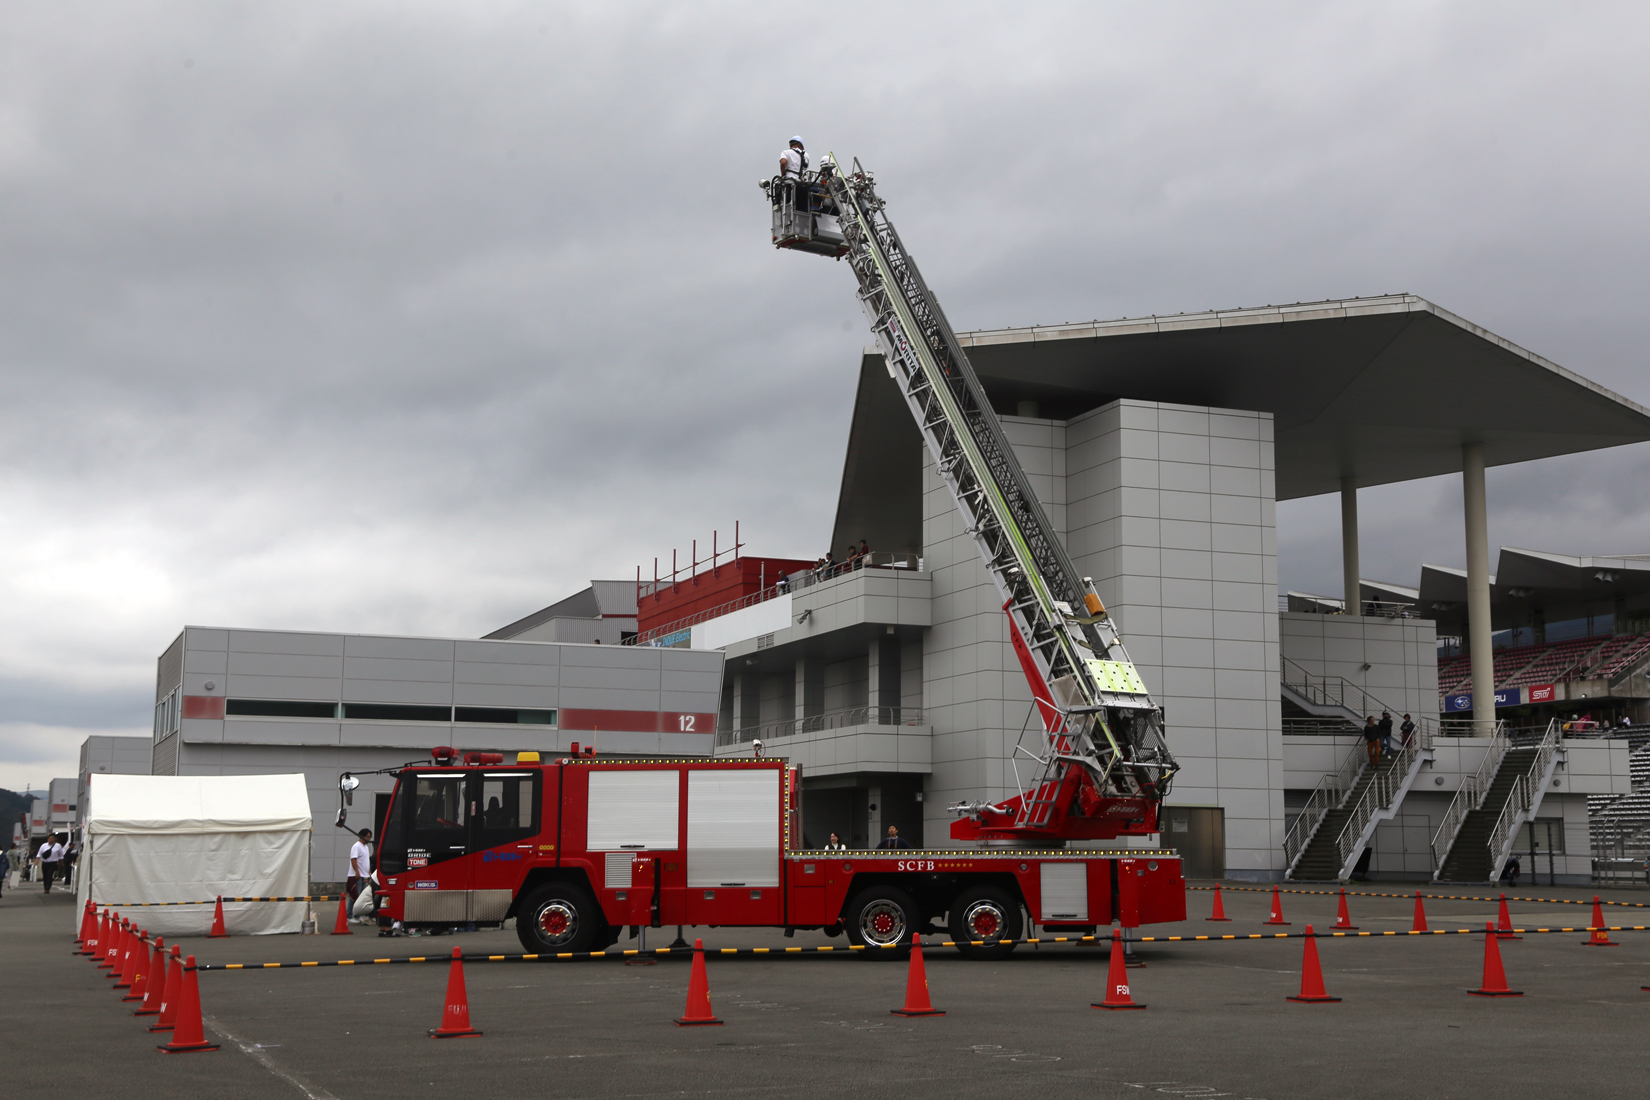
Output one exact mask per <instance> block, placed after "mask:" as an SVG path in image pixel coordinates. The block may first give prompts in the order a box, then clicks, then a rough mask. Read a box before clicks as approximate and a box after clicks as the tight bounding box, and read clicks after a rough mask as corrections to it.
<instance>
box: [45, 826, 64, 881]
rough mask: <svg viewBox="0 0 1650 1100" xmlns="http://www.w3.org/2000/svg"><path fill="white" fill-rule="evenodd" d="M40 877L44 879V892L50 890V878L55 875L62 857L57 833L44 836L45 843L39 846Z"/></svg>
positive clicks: (61, 847) (61, 846)
mask: <svg viewBox="0 0 1650 1100" xmlns="http://www.w3.org/2000/svg"><path fill="white" fill-rule="evenodd" d="M39 859H40V877H41V878H42V879H44V880H45V883H46V893H48V894H49V893H51V892H52V879H54V878H56V877H57V865H58V863H60V862H61V861H62V859H63V845H62V844H60V843H58V840H57V834H56V833H52V834H50V835H48V836H47V837H46V843H44V844H42V845H41V846H40V856H39Z"/></svg>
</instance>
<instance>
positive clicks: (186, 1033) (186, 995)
mask: <svg viewBox="0 0 1650 1100" xmlns="http://www.w3.org/2000/svg"><path fill="white" fill-rule="evenodd" d="M157 1049H159V1050H163V1051H165V1052H166V1053H167V1054H188V1053H190V1052H192V1051H197V1050H217V1049H218V1044H217V1043H209V1042H207V1041H206V1029H205V1028H204V1027H203V1026H202V1025H201V990H200V986H199V985H197V984H196V981H195V956H193V955H190V956H189V958H188V960H187V961H186V962H185V963H184V964H183V980H182V981H181V982H180V983H179V984H178V1016H177V1024H176V1026H175V1027H173V1028H172V1041H171V1042H170V1043H163V1044H161V1046H160V1047H158V1048H157Z"/></svg>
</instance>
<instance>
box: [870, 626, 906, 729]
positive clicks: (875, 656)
mask: <svg viewBox="0 0 1650 1100" xmlns="http://www.w3.org/2000/svg"><path fill="white" fill-rule="evenodd" d="M889 640H890V641H892V639H889ZM884 645H885V643H884V641H883V640H882V639H881V638H872V639H871V641H870V643H869V644H868V645H867V646H866V647H865V705H866V706H868V707H870V708H872V709H871V713H870V714H869V715H868V716H867V718H866V721H867V722H871V723H875V722H876V721H877V711H876V708H877V707H885V706H889V705H890V701H889V700H888V699H885V698H884V697H883V696H884V694H885V693H884V691H883V682H882V662H883V656H882V651H883V648H884ZM893 702H896V703H897V702H898V700H894V701H893Z"/></svg>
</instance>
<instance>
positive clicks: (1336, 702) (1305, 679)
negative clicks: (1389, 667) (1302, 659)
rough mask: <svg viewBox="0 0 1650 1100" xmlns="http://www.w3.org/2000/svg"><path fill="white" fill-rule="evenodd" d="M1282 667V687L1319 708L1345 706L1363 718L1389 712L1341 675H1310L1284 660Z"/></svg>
mask: <svg viewBox="0 0 1650 1100" xmlns="http://www.w3.org/2000/svg"><path fill="white" fill-rule="evenodd" d="M1282 664H1283V667H1282V672H1283V676H1282V679H1283V685H1284V686H1285V687H1287V688H1289V689H1290V690H1292V691H1295V692H1298V693H1299V694H1300V695H1301V696H1303V697H1304V698H1306V699H1308V700H1310V701H1311V702H1312V703H1315V704H1316V705H1318V706H1320V707H1346V708H1347V709H1348V710H1355V711H1357V712H1358V713H1359V714H1365V715H1368V714H1379V713H1381V712H1382V711H1387V712H1389V713H1390V712H1391V710H1392V708H1391V707H1389V706H1387V705H1386V704H1385V703H1383V702H1381V701H1380V700H1379V699H1377V698H1375V697H1374V696H1373V695H1371V694H1369V692H1367V691H1365V690H1364V689H1363V688H1361V687H1359V686H1358V685H1357V684H1354V683H1352V682H1351V681H1350V680H1348V679H1347V678H1346V677H1344V676H1329V675H1323V674H1319V673H1315V672H1310V671H1308V670H1307V669H1306V668H1305V667H1303V666H1302V665H1300V664H1298V663H1297V662H1295V661H1291V660H1290V659H1289V658H1288V657H1284V658H1283V659H1282Z"/></svg>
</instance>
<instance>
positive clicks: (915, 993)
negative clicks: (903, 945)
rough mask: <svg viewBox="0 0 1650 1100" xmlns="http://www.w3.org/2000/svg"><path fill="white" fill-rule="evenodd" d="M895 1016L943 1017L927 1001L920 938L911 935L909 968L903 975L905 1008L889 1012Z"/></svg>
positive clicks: (941, 1013) (913, 934)
mask: <svg viewBox="0 0 1650 1100" xmlns="http://www.w3.org/2000/svg"><path fill="white" fill-rule="evenodd" d="M891 1011H892V1013H893V1015H895V1016H944V1015H945V1013H944V1012H942V1011H940V1010H939V1009H937V1008H935V1007H934V1006H933V1004H931V1003H930V1002H929V1000H928V971H927V970H925V969H923V965H922V937H921V936H919V935H917V934H916V933H912V934H911V967H910V969H909V970H908V971H906V975H905V1007H904V1008H896V1009H892V1010H891Z"/></svg>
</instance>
